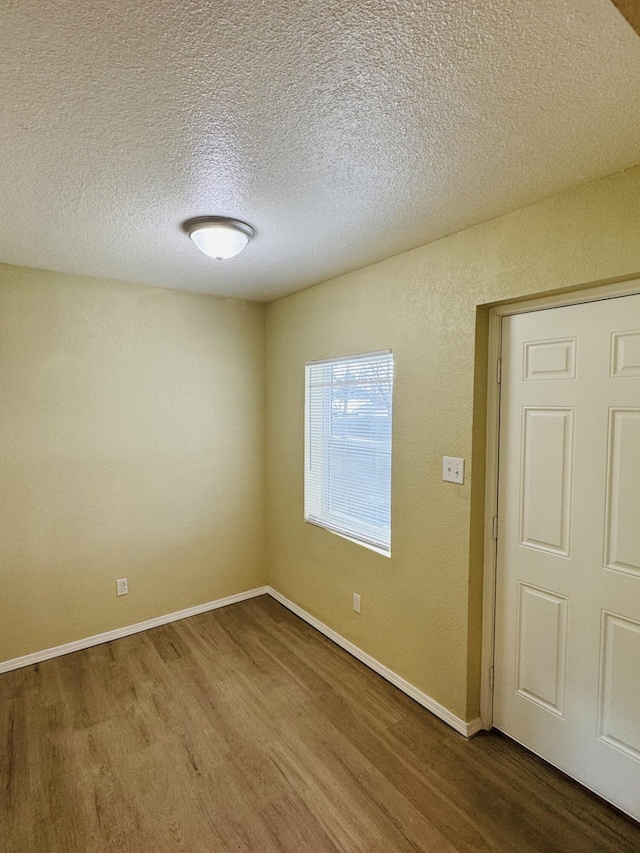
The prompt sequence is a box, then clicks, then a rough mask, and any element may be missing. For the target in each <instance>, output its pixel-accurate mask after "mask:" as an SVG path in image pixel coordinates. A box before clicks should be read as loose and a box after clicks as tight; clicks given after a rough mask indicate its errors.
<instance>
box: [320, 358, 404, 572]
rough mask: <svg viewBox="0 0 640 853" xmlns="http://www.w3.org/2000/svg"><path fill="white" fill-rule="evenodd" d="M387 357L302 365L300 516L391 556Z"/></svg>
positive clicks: (390, 371) (390, 372)
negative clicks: (302, 438) (302, 467)
mask: <svg viewBox="0 0 640 853" xmlns="http://www.w3.org/2000/svg"><path fill="white" fill-rule="evenodd" d="M392 392H393V356H392V355H391V353H390V352H376V353H367V354H365V355H355V356H349V357H348V358H335V359H330V360H328V361H314V362H310V363H309V364H307V368H306V396H305V478H304V517H305V520H306V521H309V522H311V523H312V524H317V525H319V526H320V527H325V528H327V530H332V531H333V532H334V533H338V534H340V535H341V536H346V537H348V538H349V539H353V540H355V541H356V542H359V543H360V544H362V545H365V546H367V547H369V548H373V549H374V550H377V551H380V552H382V553H383V554H386V555H387V556H390V554H391V398H392Z"/></svg>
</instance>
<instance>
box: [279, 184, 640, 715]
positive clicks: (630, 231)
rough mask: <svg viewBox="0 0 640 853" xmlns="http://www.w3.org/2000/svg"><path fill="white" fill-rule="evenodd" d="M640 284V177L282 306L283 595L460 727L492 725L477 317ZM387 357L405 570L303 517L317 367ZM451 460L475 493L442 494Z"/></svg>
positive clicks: (395, 499)
mask: <svg viewBox="0 0 640 853" xmlns="http://www.w3.org/2000/svg"><path fill="white" fill-rule="evenodd" d="M639 273H640V168H635V169H632V170H629V171H627V172H624V173H619V174H617V175H613V176H611V177H608V178H605V179H603V180H600V181H597V182H595V183H592V184H589V185H586V186H583V187H581V188H579V189H577V190H574V191H571V192H567V193H564V194H562V195H559V196H556V197H554V198H552V199H549V200H547V201H544V202H542V203H539V204H536V205H533V206H531V207H527V208H524V209H523V210H520V211H517V212H515V213H512V214H509V215H507V216H504V217H502V218H500V219H496V220H493V221H491V222H488V223H486V224H483V225H480V226H478V227H476V228H473V229H469V230H467V231H464V232H461V233H459V234H456V235H453V236H451V237H449V238H446V239H444V240H440V241H438V242H436V243H432V244H430V245H428V246H424V247H422V248H420V249H416V250H414V251H412V252H408V253H406V254H403V255H399V256H396V257H394V258H391V259H389V260H387V261H384V262H382V263H379V264H376V265H374V266H370V267H367V268H365V269H362V270H359V271H357V272H354V273H351V274H349V275H345V276H342V277H340V278H338V279H335V280H333V281H330V282H327V283H325V284H322V285H318V286H317V287H313V288H310V289H309V290H306V291H303V292H301V293H298V294H295V295H293V296H290V297H288V298H285V299H282V300H280V301H278V302H275V303H272V304H271V305H269V306H268V309H267V351H268V365H267V387H268V389H269V395H268V407H267V411H268V443H267V448H268V451H267V458H268V492H267V513H268V530H269V562H270V568H269V573H270V581H271V583H272V584H273V586H274V587H275V588H276V589H278V590H279V591H280V592H282V593H283V594H284V595H286V596H287V597H288V598H290V599H292V600H293V601H294V602H296V603H297V604H299V605H300V606H302V607H303V608H305V609H306V610H308V611H309V612H310V613H312V614H313V615H314V616H316V617H318V618H319V619H321V620H322V621H324V622H325V623H327V624H328V625H329V626H330V627H332V628H333V629H335V630H336V631H338V632H339V633H341V634H342V635H344V636H345V637H347V638H348V639H349V640H351V641H352V642H354V643H356V644H357V645H358V646H360V647H361V648H362V649H364V650H365V651H366V652H368V653H369V654H371V655H373V657H375V658H377V659H378V660H380V661H382V662H383V663H384V664H386V665H387V666H389V667H391V669H393V670H395V671H396V672H397V673H399V674H400V675H402V676H403V677H405V678H406V679H408V680H409V681H410V682H411V683H412V684H414V685H415V686H417V687H418V688H420V689H421V690H423V691H424V692H425V693H427V694H428V695H429V696H431V697H432V698H434V699H436V700H437V701H438V702H441V703H442V704H443V705H445V706H446V707H447V708H448V709H450V710H451V711H453V712H454V713H455V714H457V715H459V716H460V717H462V718H466V719H472V718H474V717H475V716H477V714H478V711H479V659H480V658H479V653H480V624H481V618H480V617H481V570H482V494H483V459H484V419H485V406H484V399H485V387H484V363H483V361H482V357H483V355H484V354H485V353H486V319H487V315H486V309H482V310H480V311H478V306H481V305H484V304H486V303H490V302H495V301H499V300H508V299H513V298H516V297H521V296H524V295H534V294H538V293H542V292H545V291H550V290H556V289H564V288H571V287H576V286H583V285H587V284H590V283H598V282H602V281H603V280H607V279H610V278H614V277H622V276H630V275H637V274H639ZM387 347H391V348H392V349H393V352H394V357H395V365H396V374H395V376H396V379H395V389H394V439H393V440H394V446H393V480H392V557H391V559H387V558H385V557H382V556H379V555H378V554H376V553H374V552H372V551H369V550H367V549H365V548H362V547H360V546H358V545H355V544H353V543H351V542H348V541H346V540H344V539H341V538H339V537H337V536H335V535H333V534H331V533H329V532H327V531H325V530H321V529H320V528H318V527H314V526H312V525H309V524H305V523H304V521H303V438H304V436H303V407H304V363H305V361H307V360H310V359H317V358H323V357H329V356H339V355H344V354H347V353H356V352H364V351H372V350H380V349H385V348H387ZM476 351H477V353H478V356H479V360H478V361H476ZM485 357H486V356H485ZM444 454H447V455H454V456H463V457H465V458H466V460H467V472H466V474H467V476H466V481H465V484H464V486H455V485H451V484H446V483H443V482H442V480H441V457H442V456H443V455H444ZM354 591H355V592H359V593H360V594H361V595H362V614H361V615H360V616H358V615H356V614H355V613H353V611H352V610H351V596H352V593H353V592H354Z"/></svg>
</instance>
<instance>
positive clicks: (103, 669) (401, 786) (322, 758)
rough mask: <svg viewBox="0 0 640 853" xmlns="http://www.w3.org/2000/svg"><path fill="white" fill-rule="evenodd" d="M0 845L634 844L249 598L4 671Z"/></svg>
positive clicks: (40, 848)
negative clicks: (107, 641)
mask: <svg viewBox="0 0 640 853" xmlns="http://www.w3.org/2000/svg"><path fill="white" fill-rule="evenodd" d="M0 744H1V752H0V762H1V765H0V850H2V851H3V853H4V851H6V853H23V851H24V853H31V851H33V853H54V851H65V853H67V851H68V852H69V853H72V851H81V853H99V851H115V850H118V851H133V853H147V851H148V853H161V851H189V853H200V851H202V853H205V851H206V853H213V852H214V851H227V850H228V851H292V853H293V852H294V851H295V853H303V852H304V853H306V851H309V853H313V851H349V853H351V851H354V853H355V851H362V853H364V851H367V853H392V852H393V851H431V853H450V852H451V851H464V853H477V851H486V850H493V851H508V853H521V852H522V853H526V851H545V853H553V851H571V853H574V851H575V853H590V851H593V853H596V851H598V853H603V851H616V853H620V851H634V853H637V851H638V850H640V826H638V825H637V824H635V823H633V822H631V821H630V820H627V819H626V818H625V817H624V816H622V815H620V814H619V813H617V812H616V811H615V810H614V809H612V808H610V807H609V806H607V805H606V804H605V803H603V802H602V801H600V800H599V799H597V798H596V797H594V796H593V795H591V794H589V793H588V792H587V791H585V790H583V789H582V788H580V787H579V786H578V785H576V784H575V783H573V782H572V781H570V780H569V779H567V778H566V777H564V776H563V775H561V774H559V773H556V772H555V771H554V770H552V769H551V768H549V767H548V766H546V765H545V764H543V763H542V762H540V761H538V760H537V759H536V758H535V757H533V756H531V755H530V754H528V753H526V752H525V751H524V750H521V749H520V748H519V747H518V746H516V745H515V744H513V743H511V742H510V741H509V740H507V739H506V738H504V737H501V736H500V735H494V734H481V735H478V736H477V737H476V738H474V739H472V740H471V741H465V740H464V738H462V737H461V736H460V735H458V734H456V733H455V732H454V731H452V730H451V729H450V728H449V727H448V726H446V725H445V724H444V723H441V722H440V721H439V720H437V719H436V718H435V717H433V716H432V715H431V714H429V713H428V712H427V711H425V710H424V709H422V708H421V707H420V706H418V705H416V704H415V703H414V702H413V701H411V700H410V699H408V698H407V697H406V696H404V694H402V693H400V692H399V691H398V690H396V689H395V688H394V687H392V686H391V685H389V684H388V683H387V682H385V681H383V680H382V679H381V678H379V677H378V676H377V675H375V674H374V673H373V672H371V671H370V670H369V669H367V668H366V667H365V666H363V665H362V664H360V663H359V662H357V661H356V660H355V659H354V658H352V657H351V656H350V655H348V654H347V653H346V652H344V651H342V649H340V648H338V647H337V646H335V645H334V644H333V643H331V642H330V641H329V640H327V639H326V638H325V637H323V636H322V635H321V634H319V633H317V632H316V631H314V629H313V628H311V627H309V626H308V625H306V623H304V622H302V621H301V620H299V619H298V618H297V617H296V616H293V615H292V614H291V613H289V612H288V611H287V610H285V609H284V608H283V607H281V606H280V605H279V604H277V603H276V602H275V601H273V599H271V598H269V597H267V596H263V597H261V598H257V599H252V600H250V601H247V602H243V603H242V604H235V605H232V606H231V607H227V608H224V609H221V610H216V611H213V612H211V613H207V614H203V615H201V616H195V617H193V618H191V619H185V620H183V621H181V622H176V623H174V624H172V625H168V626H165V627H162V628H155V629H154V630H151V631H148V632H146V633H144V634H137V635H135V636H132V637H128V638H125V639H122V640H116V641H115V642H112V643H109V644H107V645H103V646H97V647H95V648H92V649H87V650H85V651H81V652H76V653H75V654H72V655H67V656H66V657H61V658H57V659H56V660H51V661H47V662H46V663H42V664H39V665H36V666H33V667H29V668H25V669H21V670H16V671H15V672H10V673H7V674H5V675H0Z"/></svg>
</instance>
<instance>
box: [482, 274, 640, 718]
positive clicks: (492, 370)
mask: <svg viewBox="0 0 640 853" xmlns="http://www.w3.org/2000/svg"><path fill="white" fill-rule="evenodd" d="M639 293H640V278H638V276H637V275H635V276H634V277H633V278H625V279H619V280H617V281H615V282H613V283H610V284H605V285H599V286H594V287H589V286H586V287H584V288H581V289H580V290H571V291H565V292H564V293H562V292H561V293H558V292H556V293H553V294H550V295H546V296H545V295H543V296H539V297H534V298H531V299H527V300H525V301H519V302H507V303H502V304H500V305H496V306H494V307H493V308H491V309H490V310H489V341H488V355H487V424H486V426H487V440H486V481H485V501H484V507H485V512H484V563H483V587H482V663H481V674H480V679H481V680H480V718H481V720H482V728H484V729H487V730H488V729H490V728H492V726H493V683H494V657H495V616H496V576H497V548H498V540H497V538H494V531H495V530H497V516H498V470H499V461H500V460H499V446H500V389H501V385H500V378H499V370H500V369H501V367H500V353H501V348H502V318H503V317H507V316H510V315H513V314H524V313H528V312H531V311H544V310H545V309H547V308H561V307H564V306H567V305H578V304H580V303H583V302H597V301H599V300H603V299H616V298H618V297H621V296H632V295H634V294H639ZM494 519H495V521H494ZM498 535H499V534H498Z"/></svg>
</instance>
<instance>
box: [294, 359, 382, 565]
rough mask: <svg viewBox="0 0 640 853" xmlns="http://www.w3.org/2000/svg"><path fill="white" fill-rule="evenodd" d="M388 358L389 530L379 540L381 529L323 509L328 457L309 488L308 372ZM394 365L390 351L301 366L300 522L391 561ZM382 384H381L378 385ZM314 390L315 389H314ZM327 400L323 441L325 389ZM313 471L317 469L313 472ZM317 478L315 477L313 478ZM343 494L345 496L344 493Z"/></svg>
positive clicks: (328, 433)
mask: <svg viewBox="0 0 640 853" xmlns="http://www.w3.org/2000/svg"><path fill="white" fill-rule="evenodd" d="M385 356H388V357H389V361H390V377H391V395H390V401H389V405H388V417H389V419H390V421H391V429H390V432H389V474H388V477H389V480H388V496H389V497H388V507H387V510H388V516H389V526H388V528H384V529H388V536H385V537H382V536H381V535H380V531H381V530H382V529H383V528H381V527H380V526H376V525H374V524H368V523H367V522H366V521H365V520H363V519H360V521H359V522H358V524H357V525H354V524H353V523H350V518H351V519H353V518H354V516H351V517H349V516H348V515H344V514H341V513H339V512H335V511H334V512H332V511H331V510H330V509H329V508H328V507H327V501H328V500H330V494H329V491H328V490H327V489H325V488H323V485H324V483H328V482H329V480H330V475H329V474H328V473H326V469H327V467H328V466H329V465H330V454H329V453H323V454H322V457H321V461H322V465H323V467H324V469H325V471H324V472H323V474H322V475H321V476H320V484H321V485H320V488H319V489H316V490H314V489H313V488H312V487H311V471H312V456H311V442H312V434H313V430H312V428H311V399H310V397H311V389H312V387H313V383H312V382H311V374H312V371H313V370H314V369H316V368H318V367H319V366H326V365H331V364H341V365H351V364H352V363H353V362H357V361H359V360H367V359H376V358H380V359H382V358H383V357H385ZM394 372H395V363H394V358H393V352H392V350H391V349H387V350H377V351H375V352H363V353H356V354H352V355H345V356H337V357H333V358H325V359H317V360H314V361H308V362H306V364H305V406H304V418H305V420H304V520H305V521H306V522H307V523H308V524H313V525H314V526H316V527H320V528H323V529H325V530H328V531H329V532H331V533H335V534H336V535H337V536H340V537H341V538H343V539H347V540H348V541H350V542H354V543H355V544H357V545H362V546H363V547H365V548H368V549H369V550H372V551H375V552H376V553H378V554H381V555H382V556H385V557H391V485H392V472H391V467H392V448H393V385H394ZM380 384H382V381H381V382H380ZM316 390H317V386H316ZM326 394H327V396H328V399H327V400H325V401H324V402H323V405H322V409H321V413H320V417H321V418H322V420H323V421H327V423H326V425H325V429H324V430H323V440H326V436H329V437H330V436H331V429H330V427H329V422H330V420H331V400H332V397H331V395H332V387H331V386H330V385H329V386H328V387H327V390H326ZM316 471H317V469H316ZM316 476H317V474H316ZM345 494H346V493H345Z"/></svg>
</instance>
